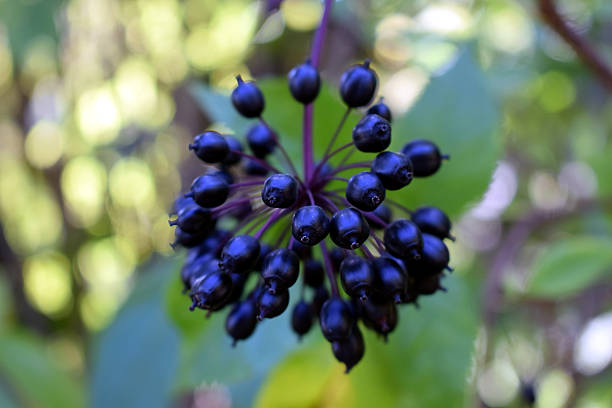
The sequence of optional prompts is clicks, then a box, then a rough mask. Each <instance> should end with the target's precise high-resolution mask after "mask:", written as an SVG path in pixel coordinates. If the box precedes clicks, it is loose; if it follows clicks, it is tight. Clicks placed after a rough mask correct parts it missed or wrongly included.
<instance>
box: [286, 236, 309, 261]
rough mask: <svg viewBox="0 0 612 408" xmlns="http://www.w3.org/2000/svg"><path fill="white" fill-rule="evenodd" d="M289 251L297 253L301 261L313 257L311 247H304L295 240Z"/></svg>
mask: <svg viewBox="0 0 612 408" xmlns="http://www.w3.org/2000/svg"><path fill="white" fill-rule="evenodd" d="M289 249H291V250H292V251H293V252H295V253H296V254H297V255H298V256H299V257H300V259H307V258H310V257H311V255H312V247H311V246H309V245H304V244H302V243H300V241H297V240H294V241H293V242H292V243H291V245H290V247H289Z"/></svg>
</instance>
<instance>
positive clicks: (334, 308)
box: [319, 297, 355, 341]
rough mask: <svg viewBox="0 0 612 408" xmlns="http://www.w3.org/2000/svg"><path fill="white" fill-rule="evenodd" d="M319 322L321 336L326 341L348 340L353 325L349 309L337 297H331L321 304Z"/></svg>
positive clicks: (353, 318) (347, 305) (346, 304)
mask: <svg viewBox="0 0 612 408" xmlns="http://www.w3.org/2000/svg"><path fill="white" fill-rule="evenodd" d="M319 320H320V323H321V331H322V332H323V336H325V338H326V339H327V340H328V341H337V340H343V339H346V338H348V336H349V335H350V334H351V330H352V329H353V325H354V324H355V317H354V316H353V313H352V310H351V307H350V306H349V304H348V303H347V302H346V301H344V300H342V299H341V298H339V297H332V298H331V299H329V300H327V301H326V302H325V303H324V304H323V307H322V308H321V313H320V315H319Z"/></svg>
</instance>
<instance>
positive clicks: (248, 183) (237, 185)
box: [230, 180, 264, 189]
mask: <svg viewBox="0 0 612 408" xmlns="http://www.w3.org/2000/svg"><path fill="white" fill-rule="evenodd" d="M263 183H264V180H259V181H244V182H241V183H234V184H230V188H232V189H236V188H240V187H249V186H259V185H262V184H263Z"/></svg>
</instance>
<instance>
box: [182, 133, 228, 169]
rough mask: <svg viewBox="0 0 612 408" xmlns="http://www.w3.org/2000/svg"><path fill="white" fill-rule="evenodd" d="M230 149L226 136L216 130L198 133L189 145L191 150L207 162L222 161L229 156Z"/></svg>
mask: <svg viewBox="0 0 612 408" xmlns="http://www.w3.org/2000/svg"><path fill="white" fill-rule="evenodd" d="M229 149H230V148H229V145H228V144H227V140H226V139H225V137H223V136H222V135H221V134H219V133H218V132H215V131H214V130H209V131H206V132H204V133H202V134H201V135H197V136H196V137H195V139H193V143H192V144H190V145H189V150H193V151H194V152H195V154H196V156H198V158H199V159H200V160H202V161H204V162H206V163H220V162H221V161H223V160H224V159H225V158H226V157H227V155H228V153H229Z"/></svg>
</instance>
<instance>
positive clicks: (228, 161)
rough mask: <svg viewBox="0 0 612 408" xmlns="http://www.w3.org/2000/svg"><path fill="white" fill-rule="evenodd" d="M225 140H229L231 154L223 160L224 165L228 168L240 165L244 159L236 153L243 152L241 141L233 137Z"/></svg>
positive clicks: (227, 137) (226, 137)
mask: <svg viewBox="0 0 612 408" xmlns="http://www.w3.org/2000/svg"><path fill="white" fill-rule="evenodd" d="M225 140H227V145H228V146H229V150H230V152H229V153H228V154H227V156H225V159H223V164H225V165H226V166H233V165H234V164H237V163H239V162H240V159H241V158H242V157H241V156H240V155H239V154H238V153H235V152H242V143H240V140H238V139H236V138H235V137H232V136H225Z"/></svg>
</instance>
